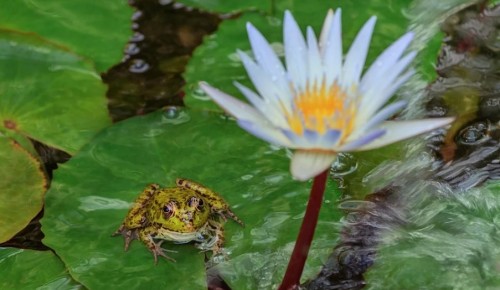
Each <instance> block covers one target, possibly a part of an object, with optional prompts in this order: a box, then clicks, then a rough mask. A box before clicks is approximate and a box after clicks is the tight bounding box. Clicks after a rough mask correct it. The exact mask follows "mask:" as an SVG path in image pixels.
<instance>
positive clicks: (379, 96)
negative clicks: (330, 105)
mask: <svg viewBox="0 0 500 290" xmlns="http://www.w3.org/2000/svg"><path fill="white" fill-rule="evenodd" d="M415 56H416V53H415V52H410V53H409V54H408V55H406V56H405V57H403V58H402V59H401V60H399V61H398V62H397V63H396V64H395V65H394V66H392V67H391V69H390V71H389V72H388V73H386V74H385V75H384V76H383V77H382V78H379V81H378V83H377V84H374V85H373V86H372V87H371V88H370V89H368V91H366V92H365V93H363V94H362V100H361V105H360V107H361V110H360V112H359V113H360V115H362V116H367V118H370V117H371V115H372V114H373V113H374V112H376V111H378V110H379V108H381V107H382V106H383V105H384V104H385V103H386V102H387V101H388V100H389V99H390V98H391V97H392V95H393V94H394V93H395V92H396V91H397V90H398V89H399V88H400V87H401V86H402V85H403V84H404V83H405V82H406V81H407V80H408V79H409V78H410V77H411V76H412V75H413V73H414V71H413V70H412V69H409V70H408V71H407V72H405V73H402V72H403V71H404V70H405V69H406V68H407V67H408V65H409V64H410V63H411V61H412V60H413V59H414V58H415Z"/></svg>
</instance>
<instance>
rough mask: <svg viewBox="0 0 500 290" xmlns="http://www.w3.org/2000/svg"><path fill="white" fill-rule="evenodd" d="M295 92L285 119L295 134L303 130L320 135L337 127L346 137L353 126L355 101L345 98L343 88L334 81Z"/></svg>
mask: <svg viewBox="0 0 500 290" xmlns="http://www.w3.org/2000/svg"><path fill="white" fill-rule="evenodd" d="M292 91H293V92H294V94H295V98H294V104H293V105H294V106H293V111H292V112H291V113H289V114H287V120H288V122H289V124H290V127H291V129H292V131H293V132H294V133H295V134H298V135H302V134H303V133H304V130H311V131H315V132H318V133H320V134H324V133H325V132H326V131H327V130H331V129H333V130H340V131H342V137H346V136H348V135H349V134H350V133H351V132H352V129H353V128H354V113H355V109H356V101H355V100H353V99H352V98H348V96H347V94H346V93H345V91H343V90H342V88H340V87H339V86H338V85H337V84H336V83H334V84H333V85H331V86H330V87H326V85H325V84H324V83H323V84H322V85H321V86H319V87H318V86H312V87H311V86H310V85H309V84H308V85H307V86H306V89H305V90H304V91H303V92H297V91H296V90H295V89H293V88H292Z"/></svg>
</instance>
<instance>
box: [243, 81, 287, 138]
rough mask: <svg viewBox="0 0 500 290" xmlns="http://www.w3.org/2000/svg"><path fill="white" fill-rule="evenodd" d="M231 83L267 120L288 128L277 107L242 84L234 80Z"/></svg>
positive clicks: (277, 125)
mask: <svg viewBox="0 0 500 290" xmlns="http://www.w3.org/2000/svg"><path fill="white" fill-rule="evenodd" d="M233 84H234V85H235V86H236V87H237V88H238V90H240V92H241V93H242V94H243V95H244V96H245V97H246V98H247V100H248V101H249V102H250V103H252V105H253V106H254V107H255V108H256V109H257V110H259V112H261V113H262V115H263V116H265V117H266V118H267V119H268V120H269V122H271V124H273V125H274V126H276V127H280V128H286V129H288V128H289V125H288V122H287V121H286V119H285V117H284V115H283V112H281V111H280V110H279V109H278V108H276V107H275V106H272V105H271V104H269V102H266V101H265V100H263V99H262V98H261V97H260V96H259V95H257V94H256V93H255V92H253V91H252V90H251V89H249V88H247V87H245V86H244V85H242V84H240V83H238V82H234V83H233Z"/></svg>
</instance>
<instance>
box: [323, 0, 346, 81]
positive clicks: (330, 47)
mask: <svg viewBox="0 0 500 290" xmlns="http://www.w3.org/2000/svg"><path fill="white" fill-rule="evenodd" d="M341 17H342V10H340V8H339V9H337V10H336V11H335V14H334V15H333V20H332V21H331V27H330V28H329V29H328V30H327V31H328V35H327V37H326V40H325V41H324V43H323V45H322V47H321V56H322V57H323V70H324V73H325V81H326V82H325V83H326V85H327V86H328V87H329V86H331V85H332V84H333V82H334V81H336V80H337V79H338V78H339V77H340V73H341V71H342V22H341ZM326 24H327V23H326V21H325V25H326ZM323 30H325V28H323Z"/></svg>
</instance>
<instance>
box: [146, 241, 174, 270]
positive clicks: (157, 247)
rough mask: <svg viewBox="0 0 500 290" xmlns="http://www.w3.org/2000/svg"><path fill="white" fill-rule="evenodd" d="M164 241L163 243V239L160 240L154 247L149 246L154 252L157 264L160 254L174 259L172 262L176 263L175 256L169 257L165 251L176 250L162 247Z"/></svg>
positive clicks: (168, 258) (170, 259)
mask: <svg viewBox="0 0 500 290" xmlns="http://www.w3.org/2000/svg"><path fill="white" fill-rule="evenodd" d="M162 243H163V241H160V242H158V243H157V244H153V245H154V246H153V247H151V248H149V250H150V251H151V253H153V257H154V259H155V265H158V256H162V257H164V258H165V259H167V260H169V261H172V262H174V263H175V262H176V261H175V259H174V258H172V257H169V256H167V254H165V252H175V251H168V250H164V249H163V248H162V247H161V244H162Z"/></svg>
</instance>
